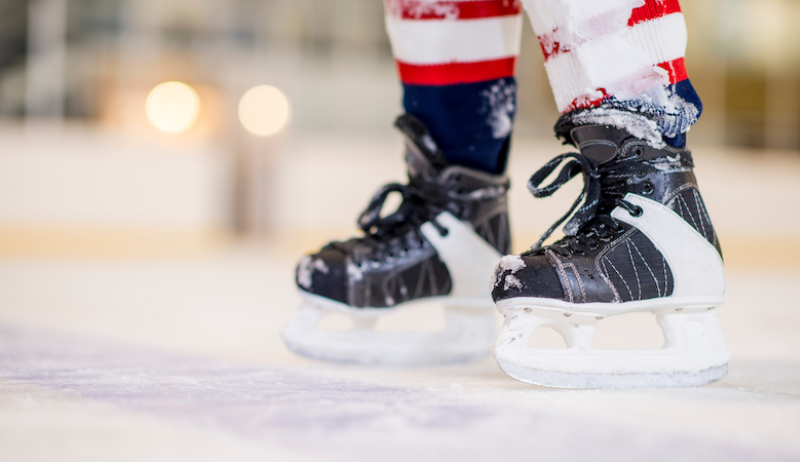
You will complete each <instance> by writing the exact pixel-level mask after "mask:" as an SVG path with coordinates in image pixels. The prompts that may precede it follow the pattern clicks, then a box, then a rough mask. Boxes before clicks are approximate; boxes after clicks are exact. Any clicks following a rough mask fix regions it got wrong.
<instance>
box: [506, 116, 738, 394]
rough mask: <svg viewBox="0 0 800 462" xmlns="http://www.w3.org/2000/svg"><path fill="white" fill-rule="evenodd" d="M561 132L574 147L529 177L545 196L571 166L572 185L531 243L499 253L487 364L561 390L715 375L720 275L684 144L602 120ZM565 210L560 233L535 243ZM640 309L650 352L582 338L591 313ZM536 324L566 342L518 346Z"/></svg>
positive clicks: (691, 381) (720, 373) (722, 365)
mask: <svg viewBox="0 0 800 462" xmlns="http://www.w3.org/2000/svg"><path fill="white" fill-rule="evenodd" d="M567 133H568V135H567V136H566V138H567V141H568V142H570V143H572V144H574V145H575V146H576V147H578V148H579V149H580V153H572V154H563V155H561V156H558V157H556V158H555V159H553V160H552V161H550V162H549V163H547V164H546V165H545V166H544V167H542V168H541V169H540V170H539V171H538V172H536V173H535V174H534V175H533V176H532V177H531V180H530V182H529V184H528V187H529V189H530V190H531V192H532V193H533V195H534V196H536V197H546V196H549V195H551V194H552V193H553V192H555V190H557V189H558V188H559V187H560V186H561V185H563V184H564V183H566V182H567V181H569V180H570V179H571V178H572V177H574V176H576V175H577V174H578V173H581V174H582V175H583V179H584V188H583V192H582V193H581V195H580V196H579V198H578V200H577V201H575V203H574V205H573V206H572V208H571V210H570V211H569V212H568V213H567V214H566V215H564V217H563V218H561V220H559V221H558V222H557V223H556V224H555V225H553V227H551V228H550V229H549V230H548V231H547V232H546V233H545V234H544V235H543V236H542V239H540V240H539V242H538V243H537V244H535V245H534V246H533V248H532V250H530V251H528V252H526V253H523V254H522V255H520V256H506V257H504V258H503V259H502V260H501V261H500V262H499V263H498V266H497V270H496V272H495V275H494V280H493V293H492V295H493V298H494V300H495V301H496V303H497V309H498V310H499V311H500V313H502V314H503V315H504V316H505V324H504V326H503V328H502V331H501V333H500V336H499V338H498V340H497V342H496V344H495V347H494V350H493V354H494V357H495V358H496V360H497V362H498V364H499V365H500V367H501V368H502V369H503V371H505V372H506V373H507V374H508V375H510V376H511V377H513V378H515V379H517V380H520V381H523V382H527V383H532V384H537V385H545V386H551V387H564V388H629V387H686V386H699V385H704V384H707V383H710V382H714V381H716V380H719V379H721V378H723V377H724V376H725V375H726V373H727V370H728V360H729V359H730V353H729V351H728V348H727V345H726V343H725V339H724V338H723V335H722V332H721V330H720V326H719V323H718V321H717V316H716V312H715V308H716V307H717V306H719V305H720V304H721V303H722V301H723V293H724V291H725V273H724V268H723V263H722V257H721V251H720V247H719V243H718V241H717V236H716V234H715V232H714V228H713V226H712V224H711V221H710V219H709V217H708V214H707V212H706V209H705V206H704V204H703V200H702V198H701V196H700V193H699V191H698V187H697V182H696V180H695V176H694V173H693V171H692V168H693V161H692V156H691V153H690V151H688V150H686V149H685V148H684V149H675V148H672V147H670V146H667V145H665V147H663V148H660V149H656V148H654V147H652V146H651V145H650V144H648V143H647V142H646V141H644V140H642V139H638V138H636V137H634V136H632V135H631V134H629V133H628V132H627V131H625V130H621V129H618V128H613V127H611V126H604V125H588V126H579V127H572V128H571V130H569V131H568V132H567ZM565 161H568V163H567V164H566V165H565V167H564V168H563V169H562V170H561V171H560V173H559V174H558V175H557V176H556V179H555V180H553V183H552V184H550V185H548V186H542V183H543V182H544V180H545V179H546V178H547V177H548V175H550V174H551V173H553V172H554V171H555V170H556V169H557V168H558V166H559V165H561V164H562V162H565ZM581 201H583V204H582V205H580V204H581ZM579 205H580V207H579ZM576 209H577V210H576ZM573 211H575V213H574V214H572V212H573ZM570 215H572V218H570V219H569V221H568V222H567V224H566V225H565V227H564V233H565V234H566V236H565V237H564V238H563V239H561V240H559V241H557V242H555V243H554V244H552V245H548V246H545V247H541V244H542V242H543V241H544V240H545V239H546V238H547V237H548V236H549V235H550V233H552V232H553V230H554V229H555V228H556V227H557V226H558V225H560V224H561V223H562V222H563V221H565V220H566V219H567V218H569V217H570ZM640 311H649V312H652V313H654V314H655V315H656V316H657V320H658V323H659V325H660V326H661V328H662V330H663V333H664V338H665V343H664V346H663V347H662V348H661V349H660V350H599V349H594V348H593V347H592V339H593V335H594V331H595V327H596V326H597V323H598V322H602V320H603V319H604V318H607V317H609V316H615V315H622V314H625V313H630V312H640ZM539 327H550V328H552V329H554V330H555V331H557V332H558V333H559V334H561V336H562V337H563V338H564V340H565V342H566V345H567V348H564V349H533V348H530V347H528V339H529V337H530V336H531V334H532V333H533V331H534V330H535V329H537V328H539Z"/></svg>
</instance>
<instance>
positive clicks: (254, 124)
mask: <svg viewBox="0 0 800 462" xmlns="http://www.w3.org/2000/svg"><path fill="white" fill-rule="evenodd" d="M289 117H290V108H289V100H288V99H287V98H286V95H284V94H283V92H281V91H280V90H278V89H277V88H275V87H273V86H270V85H258V86H255V87H253V88H251V89H249V90H247V92H246V93H245V94H244V95H242V99H241V100H239V120H240V121H241V122H242V125H243V126H244V128H246V129H247V131H249V132H250V133H252V134H254V135H257V136H270V135H274V134H275V133H278V132H279V131H281V129H283V127H285V126H286V124H287V123H288V122H289Z"/></svg>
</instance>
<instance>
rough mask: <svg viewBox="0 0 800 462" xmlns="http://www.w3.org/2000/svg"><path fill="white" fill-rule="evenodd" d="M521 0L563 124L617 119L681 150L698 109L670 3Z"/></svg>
mask: <svg viewBox="0 0 800 462" xmlns="http://www.w3.org/2000/svg"><path fill="white" fill-rule="evenodd" d="M522 1H523V3H524V5H525V9H526V11H527V12H528V14H529V17H530V19H531V23H532V24H533V28H534V31H535V32H536V34H537V37H538V39H539V43H540V45H541V48H542V52H543V54H544V58H545V68H546V70H547V74H548V77H549V80H550V85H551V87H552V89H553V94H554V96H555V99H556V105H557V106H558V110H559V111H560V112H561V114H562V115H563V116H562V122H564V124H563V125H565V126H566V127H569V126H572V125H575V124H582V123H613V122H616V123H617V124H620V121H624V122H622V123H623V124H624V125H626V128H630V127H636V129H637V131H639V132H640V133H639V134H640V135H643V136H642V137H645V138H649V139H651V140H652V141H653V142H654V143H661V142H662V140H663V141H666V142H668V143H670V144H672V145H674V146H681V145H683V143H684V133H685V132H686V131H687V130H688V129H689V127H690V126H691V125H692V124H694V123H695V122H696V121H697V119H698V118H699V117H700V113H701V111H702V104H701V102H700V99H699V97H698V96H697V93H696V92H695V90H694V88H693V87H692V85H691V83H690V81H689V78H688V75H687V72H686V65H685V63H684V54H685V51H686V43H687V34H686V23H685V21H684V18H683V14H682V13H681V8H680V4H679V3H678V0H522ZM557 129H558V126H557Z"/></svg>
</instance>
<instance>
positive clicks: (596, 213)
mask: <svg viewBox="0 0 800 462" xmlns="http://www.w3.org/2000/svg"><path fill="white" fill-rule="evenodd" d="M570 158H571V159H573V160H571V161H569V162H568V163H567V164H566V165H565V166H564V167H563V168H562V169H561V171H560V172H559V174H558V176H557V177H556V179H555V180H553V182H552V183H550V184H549V185H547V186H541V187H540V185H541V184H542V182H543V181H544V180H545V178H547V177H548V176H549V175H550V174H551V173H553V171H555V169H556V168H558V166H559V165H561V163H562V162H564V161H565V160H566V159H570ZM649 170H650V169H649V166H647V165H646V164H645V163H643V162H636V163H630V164H628V165H627V166H621V165H619V164H618V163H616V162H611V163H610V165H608V166H605V165H604V166H598V165H597V162H595V161H594V160H592V159H590V158H588V157H586V156H584V155H583V154H579V153H566V154H561V155H560V156H558V157H556V158H555V159H553V160H551V161H550V162H548V163H546V164H545V165H544V166H543V167H542V168H540V169H539V170H538V171H537V172H536V173H534V174H533V176H531V178H530V180H529V181H528V190H529V191H530V192H531V194H533V196H534V197H537V198H543V197H548V196H551V195H552V194H553V193H555V192H556V191H557V190H558V189H559V188H561V186H563V185H564V184H565V183H567V182H568V181H570V180H571V179H572V178H574V177H575V176H577V175H578V174H579V173H581V174H582V175H583V190H582V191H581V193H580V195H579V196H578V198H577V199H576V200H575V202H574V203H573V204H572V207H570V209H569V211H567V213H566V214H564V216H562V217H561V218H559V219H558V221H556V222H555V223H554V224H553V226H551V227H550V228H549V229H548V230H547V231H545V233H544V234H542V236H541V237H540V238H539V240H538V241H537V242H536V243H535V244H534V245H533V246H532V247H531V251H532V252H536V251H538V250H540V249H541V248H542V244H543V243H544V241H545V240H546V239H547V238H548V237H550V235H551V234H552V233H553V231H555V229H556V228H558V226H559V225H561V223H563V222H564V221H566V220H567V218H569V217H570V216H572V218H570V219H569V221H567V223H566V225H564V229H563V230H564V234H565V235H566V236H567V237H566V238H565V239H563V240H561V241H559V242H558V243H556V244H554V245H553V246H550V247H551V248H553V249H554V251H556V252H559V253H562V252H567V251H571V252H573V253H583V252H584V249H585V248H589V249H591V250H594V249H596V248H597V247H598V246H599V245H600V243H601V242H609V241H610V240H611V239H612V238H613V236H614V235H615V234H620V233H621V232H624V229H623V228H622V226H621V225H620V224H619V223H618V222H617V221H616V220H615V219H613V218H612V217H611V216H610V213H611V211H612V210H613V209H614V208H616V207H617V206H620V207H623V208H625V209H626V210H627V211H628V212H629V213H630V214H631V215H633V216H640V215H641V213H642V209H641V208H640V207H638V206H635V205H633V204H631V203H630V202H628V201H626V200H624V199H623V197H624V196H625V194H626V193H628V192H633V190H635V189H639V188H641V189H642V192H645V193H646V194H649V193H650V192H652V184H650V183H647V182H645V183H639V184H640V185H642V186H637V185H631V184H629V182H628V178H630V177H631V176H634V175H641V174H642V173H646V172H647V171H649ZM648 191H649V192H648ZM581 202H583V205H581V206H580V207H578V206H579V205H580V204H581ZM576 209H577V210H576ZM573 212H574V214H573Z"/></svg>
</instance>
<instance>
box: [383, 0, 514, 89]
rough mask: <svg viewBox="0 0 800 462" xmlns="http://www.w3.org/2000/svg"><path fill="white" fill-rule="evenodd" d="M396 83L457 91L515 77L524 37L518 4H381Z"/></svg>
mask: <svg viewBox="0 0 800 462" xmlns="http://www.w3.org/2000/svg"><path fill="white" fill-rule="evenodd" d="M385 5H386V31H387V32H388V34H389V40H390V42H391V44H392V51H393V53H394V57H395V60H396V62H397V68H398V71H399V73H400V79H401V80H402V81H403V83H405V84H411V85H455V84H460V83H473V82H481V81H486V80H493V79H499V78H503V77H511V76H513V75H514V69H515V66H516V59H517V55H519V47H520V38H521V35H522V15H521V5H520V1H519V0H456V1H454V0H438V1H431V0H427V1H426V0H385Z"/></svg>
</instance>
